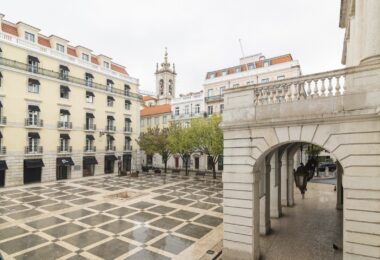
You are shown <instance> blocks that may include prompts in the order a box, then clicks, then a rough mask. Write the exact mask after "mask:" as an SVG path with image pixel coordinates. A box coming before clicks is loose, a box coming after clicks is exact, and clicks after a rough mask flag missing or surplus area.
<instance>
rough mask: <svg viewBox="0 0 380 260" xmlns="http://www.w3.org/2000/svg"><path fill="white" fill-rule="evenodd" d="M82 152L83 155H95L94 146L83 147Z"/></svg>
mask: <svg viewBox="0 0 380 260" xmlns="http://www.w3.org/2000/svg"><path fill="white" fill-rule="evenodd" d="M83 151H84V152H85V153H95V152H96V146H85V147H83Z"/></svg>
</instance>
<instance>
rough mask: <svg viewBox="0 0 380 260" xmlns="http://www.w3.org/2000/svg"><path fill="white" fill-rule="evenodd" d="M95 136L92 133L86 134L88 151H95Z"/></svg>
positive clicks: (86, 148)
mask: <svg viewBox="0 0 380 260" xmlns="http://www.w3.org/2000/svg"><path fill="white" fill-rule="evenodd" d="M94 140H95V138H94V136H92V135H86V147H85V150H86V151H93V150H94Z"/></svg>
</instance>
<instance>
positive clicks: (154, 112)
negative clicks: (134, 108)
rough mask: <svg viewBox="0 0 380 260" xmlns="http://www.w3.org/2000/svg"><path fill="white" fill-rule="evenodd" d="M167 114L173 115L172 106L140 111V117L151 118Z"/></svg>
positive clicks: (146, 108)
mask: <svg viewBox="0 0 380 260" xmlns="http://www.w3.org/2000/svg"><path fill="white" fill-rule="evenodd" d="M167 113H171V105H169V104H165V105H159V106H151V107H145V108H143V109H142V110H141V111H140V116H151V115H159V114H167Z"/></svg>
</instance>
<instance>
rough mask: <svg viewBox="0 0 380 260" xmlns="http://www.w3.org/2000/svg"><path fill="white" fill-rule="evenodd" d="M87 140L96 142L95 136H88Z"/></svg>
mask: <svg viewBox="0 0 380 260" xmlns="http://www.w3.org/2000/svg"><path fill="white" fill-rule="evenodd" d="M86 139H88V140H91V141H94V140H95V138H94V136H93V135H86Z"/></svg>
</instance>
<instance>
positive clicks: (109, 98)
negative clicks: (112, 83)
mask: <svg viewBox="0 0 380 260" xmlns="http://www.w3.org/2000/svg"><path fill="white" fill-rule="evenodd" d="M107 99H108V100H112V101H115V99H114V98H113V97H111V96H108V97H107Z"/></svg>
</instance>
